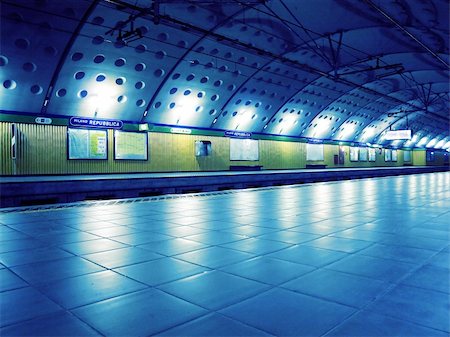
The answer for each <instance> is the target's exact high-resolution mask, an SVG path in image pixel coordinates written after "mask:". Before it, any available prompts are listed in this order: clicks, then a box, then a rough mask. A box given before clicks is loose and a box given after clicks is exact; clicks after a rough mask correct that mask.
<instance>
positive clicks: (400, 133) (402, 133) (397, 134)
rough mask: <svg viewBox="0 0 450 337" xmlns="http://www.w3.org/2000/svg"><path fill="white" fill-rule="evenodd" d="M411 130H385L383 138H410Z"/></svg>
mask: <svg viewBox="0 0 450 337" xmlns="http://www.w3.org/2000/svg"><path fill="white" fill-rule="evenodd" d="M411 138H412V132H411V130H389V131H387V132H386V135H385V136H384V139H386V140H397V139H408V140H409V139H411Z"/></svg>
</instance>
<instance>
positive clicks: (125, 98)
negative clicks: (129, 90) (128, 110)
mask: <svg viewBox="0 0 450 337" xmlns="http://www.w3.org/2000/svg"><path fill="white" fill-rule="evenodd" d="M126 101H127V96H125V95H120V96H119V97H117V102H119V103H125V102H126Z"/></svg>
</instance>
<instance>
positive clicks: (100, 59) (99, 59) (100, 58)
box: [94, 54, 105, 63]
mask: <svg viewBox="0 0 450 337" xmlns="http://www.w3.org/2000/svg"><path fill="white" fill-rule="evenodd" d="M104 60H105V56H104V55H101V54H99V55H97V56H95V57H94V62H95V63H102V62H103V61H104Z"/></svg>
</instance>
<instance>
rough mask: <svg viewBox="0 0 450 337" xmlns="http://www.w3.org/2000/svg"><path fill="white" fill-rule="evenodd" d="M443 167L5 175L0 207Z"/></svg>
mask: <svg viewBox="0 0 450 337" xmlns="http://www.w3.org/2000/svg"><path fill="white" fill-rule="evenodd" d="M449 169H450V168H449V167H448V166H404V167H374V168H331V169H300V170H262V171H259V170H258V171H215V172H174V173H173V172H168V173H133V174H92V175H51V176H42V175H39V176H8V177H1V179H0V191H1V193H0V207H16V206H26V205H36V204H56V203H68V202H76V201H83V200H99V199H120V198H136V197H149V196H156V195H162V194H179V193H195V192H209V191H223V190H230V189H242V188H252V187H264V186H278V185H289V184H304V183H312V182H321V181H336V180H346V179H360V178H367V177H383V176H392V175H403V174H417V173H425V172H440V171H448V170H449Z"/></svg>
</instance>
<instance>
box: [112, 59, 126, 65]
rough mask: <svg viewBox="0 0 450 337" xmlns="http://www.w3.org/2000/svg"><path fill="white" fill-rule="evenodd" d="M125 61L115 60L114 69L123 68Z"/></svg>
mask: <svg viewBox="0 0 450 337" xmlns="http://www.w3.org/2000/svg"><path fill="white" fill-rule="evenodd" d="M126 63H127V61H126V60H125V59H124V58H120V59H117V60H116V61H115V62H114V64H115V66H116V67H123V66H124V65H125V64H126Z"/></svg>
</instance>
